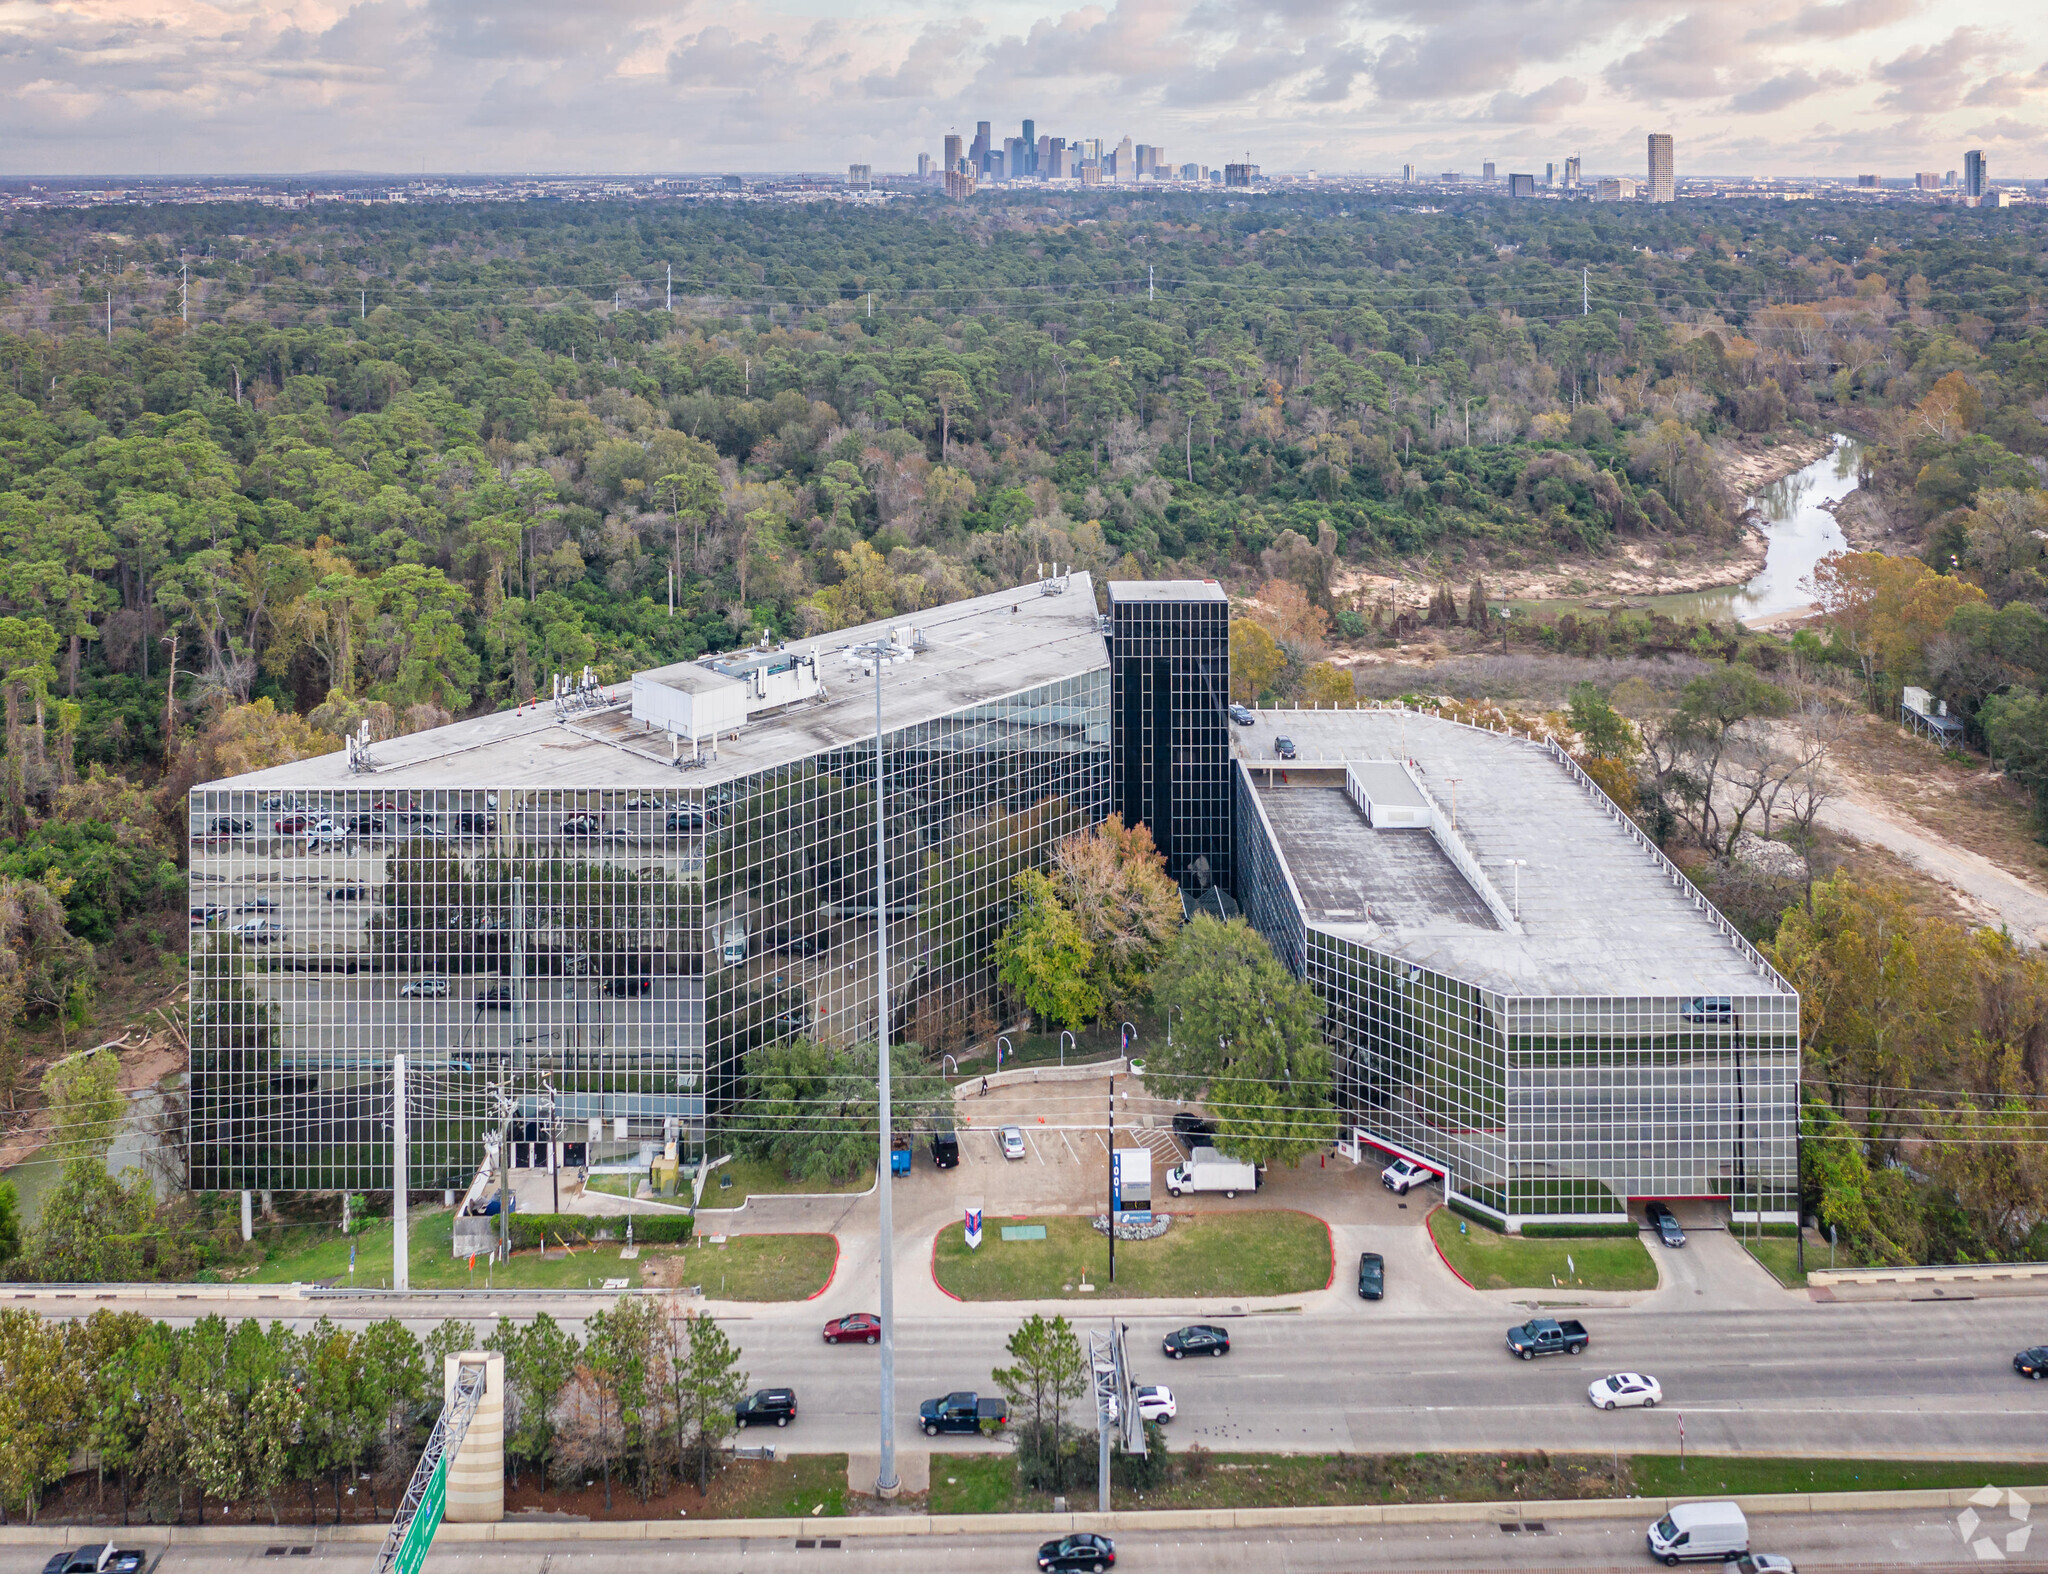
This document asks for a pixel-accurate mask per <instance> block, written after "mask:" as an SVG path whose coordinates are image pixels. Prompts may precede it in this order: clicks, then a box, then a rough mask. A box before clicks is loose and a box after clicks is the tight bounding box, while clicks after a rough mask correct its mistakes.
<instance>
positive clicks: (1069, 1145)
mask: <svg viewBox="0 0 2048 1574" xmlns="http://www.w3.org/2000/svg"><path fill="white" fill-rule="evenodd" d="M1060 1141H1062V1142H1066V1143H1067V1157H1068V1158H1070V1159H1072V1160H1073V1161H1074V1162H1075V1163H1076V1164H1079V1163H1080V1162H1081V1155H1080V1154H1078V1153H1076V1152H1075V1151H1074V1145H1073V1144H1072V1143H1071V1142H1067V1134H1066V1132H1065V1131H1062V1132H1061V1133H1060ZM394 1228H395V1226H394Z"/></svg>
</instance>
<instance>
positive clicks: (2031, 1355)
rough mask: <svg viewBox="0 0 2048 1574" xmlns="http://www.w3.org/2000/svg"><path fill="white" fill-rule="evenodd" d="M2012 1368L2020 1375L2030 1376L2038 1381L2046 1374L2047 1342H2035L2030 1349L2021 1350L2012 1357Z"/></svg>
mask: <svg viewBox="0 0 2048 1574" xmlns="http://www.w3.org/2000/svg"><path fill="white" fill-rule="evenodd" d="M2012 1369H2013V1370H2014V1371H2015V1372H2017V1373H2019V1374H2020V1376H2022V1377H2031V1378H2032V1379H2033V1380H2034V1381H2035V1382H2037V1383H2038V1382H2040V1381H2041V1379H2042V1377H2043V1376H2044V1375H2048V1344H2037V1345H2035V1346H2034V1348H2033V1349H2031V1350H2022V1351H2021V1352H2020V1353H2019V1354H2018V1355H2016V1356H2014V1357H2013V1358H2012Z"/></svg>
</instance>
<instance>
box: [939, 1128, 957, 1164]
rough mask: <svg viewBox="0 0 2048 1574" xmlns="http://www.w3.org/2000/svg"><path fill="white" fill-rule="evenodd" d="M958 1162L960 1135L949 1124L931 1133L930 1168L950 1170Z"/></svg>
mask: <svg viewBox="0 0 2048 1574" xmlns="http://www.w3.org/2000/svg"><path fill="white" fill-rule="evenodd" d="M959 1162H960V1136H959V1134H958V1133H957V1132H955V1131H954V1130H953V1128H952V1127H951V1126H942V1127H940V1128H939V1129H938V1130H937V1131H934V1132H933V1133H932V1168H934V1169H940V1170H950V1169H953V1168H954V1167H955V1166H957V1165H958V1164H959Z"/></svg>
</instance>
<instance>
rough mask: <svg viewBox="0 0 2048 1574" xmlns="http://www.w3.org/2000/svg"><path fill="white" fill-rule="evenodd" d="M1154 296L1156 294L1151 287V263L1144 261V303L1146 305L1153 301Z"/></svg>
mask: <svg viewBox="0 0 2048 1574" xmlns="http://www.w3.org/2000/svg"><path fill="white" fill-rule="evenodd" d="M1155 298H1156V295H1155V292H1154V291H1153V288H1152V264H1151V263H1149V262H1148V263H1146V264H1145V302H1146V304H1147V305H1150V304H1151V303H1152V301H1153V300H1154V299H1155Z"/></svg>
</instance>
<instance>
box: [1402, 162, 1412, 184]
mask: <svg viewBox="0 0 2048 1574" xmlns="http://www.w3.org/2000/svg"><path fill="white" fill-rule="evenodd" d="M1401 179H1402V180H1404V181H1406V182H1407V183H1408V184H1409V185H1411V186H1412V185H1414V184H1415V166H1414V165H1413V164H1403V165H1402V166H1401Z"/></svg>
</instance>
